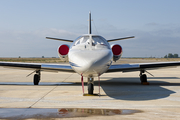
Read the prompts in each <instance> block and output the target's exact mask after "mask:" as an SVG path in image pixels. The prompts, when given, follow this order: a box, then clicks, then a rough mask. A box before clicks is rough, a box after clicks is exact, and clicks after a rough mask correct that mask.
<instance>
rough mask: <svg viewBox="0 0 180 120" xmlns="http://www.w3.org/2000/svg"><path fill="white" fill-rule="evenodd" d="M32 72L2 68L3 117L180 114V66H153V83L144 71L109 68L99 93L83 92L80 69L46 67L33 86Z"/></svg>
mask: <svg viewBox="0 0 180 120" xmlns="http://www.w3.org/2000/svg"><path fill="white" fill-rule="evenodd" d="M31 72H32V71H29V70H18V69H9V68H3V67H0V119H8V120H9V119H10V120H11V119H13V120H14V119H17V120H19V119H20V120H21V119H28V120H34V119H52V120H56V119H59V118H61V119H77V120H79V119H83V120H84V119H105V120H106V119H127V120H132V119H134V120H141V119H142V120H144V119H146V120H148V119H149V120H150V119H154V120H159V119H163V120H178V119H180V67H177V68H167V69H157V70H151V71H148V72H150V73H151V74H153V75H154V77H152V76H150V75H149V74H147V76H148V81H149V83H150V85H141V84H140V79H139V72H127V73H121V72H115V73H105V74H103V75H102V76H101V77H100V79H101V82H100V86H101V87H100V96H83V93H82V86H81V80H80V76H79V75H78V74H76V73H66V72H59V73H53V72H41V81H40V85H38V86H34V85H33V82H32V81H33V75H31V76H29V77H26V76H27V75H28V74H29V73H31ZM84 81H85V82H86V78H85V80H84ZM94 89H95V90H94V92H95V93H97V94H98V93H99V87H98V79H97V78H95V88H94ZM85 92H86V93H87V87H86V83H85Z"/></svg>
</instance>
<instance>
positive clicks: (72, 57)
mask: <svg viewBox="0 0 180 120" xmlns="http://www.w3.org/2000/svg"><path fill="white" fill-rule="evenodd" d="M46 38H47V39H53V40H60V41H65V42H72V45H71V47H69V46H68V45H66V44H63V45H61V46H60V47H59V48H58V54H59V57H60V59H62V60H67V59H68V60H69V64H70V65H60V64H43V63H42V64H39V63H20V62H0V66H3V67H11V68H20V69H22V68H25V69H31V70H33V71H34V72H33V73H35V75H34V85H38V84H39V81H40V75H41V74H40V73H41V71H65V72H76V73H78V74H79V75H80V76H81V82H82V90H83V94H84V81H83V77H87V86H88V94H93V90H94V77H98V80H100V78H99V76H101V75H102V74H103V73H106V72H131V71H140V81H141V83H142V84H148V82H147V76H146V74H145V72H147V71H146V70H149V69H157V68H162V67H170V66H180V62H156V63H138V64H119V65H111V64H112V61H117V60H119V59H120V58H121V55H122V47H121V46H120V45H119V44H114V45H111V46H110V44H109V42H113V41H118V40H124V39H129V38H134V36H132V37H125V38H118V39H111V40H106V39H105V38H103V37H102V36H100V35H94V34H91V13H89V34H86V35H82V36H80V37H78V38H77V39H75V40H74V41H73V40H66V39H59V38H52V37H46ZM147 73H148V72H147ZM31 74H32V73H31ZM99 90H100V89H99ZM99 93H100V92H99Z"/></svg>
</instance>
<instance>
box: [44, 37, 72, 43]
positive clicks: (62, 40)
mask: <svg viewBox="0 0 180 120" xmlns="http://www.w3.org/2000/svg"><path fill="white" fill-rule="evenodd" d="M46 39H52V40H59V41H66V42H73V40H66V39H60V38H52V37H46Z"/></svg>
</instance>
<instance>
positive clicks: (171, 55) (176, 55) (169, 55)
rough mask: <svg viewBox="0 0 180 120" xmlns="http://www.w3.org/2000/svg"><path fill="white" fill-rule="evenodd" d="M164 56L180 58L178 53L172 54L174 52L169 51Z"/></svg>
mask: <svg viewBox="0 0 180 120" xmlns="http://www.w3.org/2000/svg"><path fill="white" fill-rule="evenodd" d="M164 58H179V55H178V54H174V55H173V54H172V53H169V54H168V55H165V56H164Z"/></svg>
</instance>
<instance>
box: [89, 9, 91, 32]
mask: <svg viewBox="0 0 180 120" xmlns="http://www.w3.org/2000/svg"><path fill="white" fill-rule="evenodd" d="M89 34H91V12H89Z"/></svg>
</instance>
